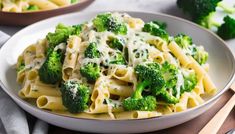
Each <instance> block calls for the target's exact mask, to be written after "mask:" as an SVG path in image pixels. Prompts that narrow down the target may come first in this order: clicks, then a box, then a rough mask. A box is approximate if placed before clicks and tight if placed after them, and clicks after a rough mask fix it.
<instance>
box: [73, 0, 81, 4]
mask: <svg viewBox="0 0 235 134" xmlns="http://www.w3.org/2000/svg"><path fill="white" fill-rule="evenodd" d="M78 1H79V0H71V4H73V3H76V2H78Z"/></svg>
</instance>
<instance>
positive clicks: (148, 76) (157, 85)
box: [123, 63, 165, 111]
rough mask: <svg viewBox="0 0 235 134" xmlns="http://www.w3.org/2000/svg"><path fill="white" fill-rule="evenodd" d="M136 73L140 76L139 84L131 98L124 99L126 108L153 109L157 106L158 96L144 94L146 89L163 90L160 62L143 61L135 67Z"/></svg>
mask: <svg viewBox="0 0 235 134" xmlns="http://www.w3.org/2000/svg"><path fill="white" fill-rule="evenodd" d="M135 73H136V75H137V77H138V81H139V82H138V84H137V87H136V90H135V91H134V93H133V95H132V96H131V98H127V99H125V100H124V101H123V107H124V109H125V110H128V111H129V110H142V111H152V110H155V108H156V98H155V97H154V96H150V95H149V96H146V97H143V96H142V92H143V91H144V90H145V89H149V88H150V90H151V89H154V90H155V89H158V90H161V89H162V87H163V86H164V84H165V83H164V78H163V77H162V75H161V73H160V65H159V64H158V63H142V64H139V65H137V66H136V67H135Z"/></svg>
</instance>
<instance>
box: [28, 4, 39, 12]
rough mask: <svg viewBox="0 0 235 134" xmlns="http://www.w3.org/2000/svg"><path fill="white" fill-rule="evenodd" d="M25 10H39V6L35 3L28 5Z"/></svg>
mask: <svg viewBox="0 0 235 134" xmlns="http://www.w3.org/2000/svg"><path fill="white" fill-rule="evenodd" d="M26 10H27V11H37V10H39V8H38V6H36V5H29V7H28V8H27V9H26Z"/></svg>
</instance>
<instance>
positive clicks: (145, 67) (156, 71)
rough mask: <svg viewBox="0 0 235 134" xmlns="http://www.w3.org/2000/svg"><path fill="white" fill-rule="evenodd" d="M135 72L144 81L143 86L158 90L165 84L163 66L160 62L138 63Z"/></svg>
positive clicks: (141, 81)
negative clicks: (162, 72)
mask: <svg viewBox="0 0 235 134" xmlns="http://www.w3.org/2000/svg"><path fill="white" fill-rule="evenodd" d="M135 73H136V75H137V78H138V79H139V81H140V84H141V83H144V85H143V88H147V87H148V88H150V90H152V91H154V92H157V91H158V90H160V89H162V88H163V87H164V85H165V81H164V77H163V76H162V74H161V68H160V65H159V64H158V63H144V64H138V65H137V66H136V67H135Z"/></svg>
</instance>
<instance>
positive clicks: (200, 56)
mask: <svg viewBox="0 0 235 134" xmlns="http://www.w3.org/2000/svg"><path fill="white" fill-rule="evenodd" d="M192 57H193V58H194V59H195V60H196V61H197V62H198V63H199V64H200V65H202V64H205V63H206V61H207V60H208V53H207V52H206V51H205V50H204V48H203V47H196V46H194V47H193V48H192Z"/></svg>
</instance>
